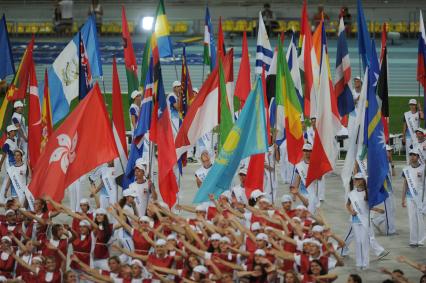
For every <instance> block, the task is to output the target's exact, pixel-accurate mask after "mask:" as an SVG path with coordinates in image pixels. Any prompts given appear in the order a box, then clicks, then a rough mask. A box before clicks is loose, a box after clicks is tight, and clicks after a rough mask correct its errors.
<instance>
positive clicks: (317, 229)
mask: <svg viewBox="0 0 426 283" xmlns="http://www.w3.org/2000/svg"><path fill="white" fill-rule="evenodd" d="M323 231H324V227H322V226H321V225H315V226H314V227H312V232H318V233H322V232H323Z"/></svg>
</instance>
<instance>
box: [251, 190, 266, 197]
mask: <svg viewBox="0 0 426 283" xmlns="http://www.w3.org/2000/svg"><path fill="white" fill-rule="evenodd" d="M264 195H265V193H264V192H262V191H261V190H259V189H256V190H254V191H252V192H251V194H250V198H252V199H257V198H258V197H263V196H264Z"/></svg>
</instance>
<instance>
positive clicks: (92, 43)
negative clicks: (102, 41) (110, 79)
mask: <svg viewBox="0 0 426 283" xmlns="http://www.w3.org/2000/svg"><path fill="white" fill-rule="evenodd" d="M80 32H81V37H82V40H83V43H84V48H85V50H86V53H87V57H88V59H89V70H90V72H91V75H92V78H94V77H101V76H102V63H101V57H100V52H99V46H98V38H97V31H96V22H95V19H94V17H93V15H92V16H89V18H88V20H87V21H86V23H85V24H84V25H83V26H82V28H81V30H80ZM78 49H79V36H78V34H77V35H75V36H74V38H73V39H72V40H71V41H70V42H69V43H68V44H67V45H66V46H65V48H64V49H63V50H62V52H61V53H60V54H59V55H58V57H57V58H56V59H55V61H54V62H53V64H52V65H51V66H50V67H49V69H48V76H49V91H50V101H51V109H52V120H53V124H56V123H57V122H59V121H60V120H62V119H63V118H64V117H65V116H66V115H67V114H68V112H69V110H70V104H71V101H72V100H73V99H75V98H77V97H78V93H79V76H78V60H79V58H78ZM43 93H44V82H41V83H40V87H39V97H40V104H41V103H42V100H43Z"/></svg>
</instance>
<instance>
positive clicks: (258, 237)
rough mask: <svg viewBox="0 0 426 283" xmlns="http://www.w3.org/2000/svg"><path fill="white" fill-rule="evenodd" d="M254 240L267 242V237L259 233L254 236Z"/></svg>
mask: <svg viewBox="0 0 426 283" xmlns="http://www.w3.org/2000/svg"><path fill="white" fill-rule="evenodd" d="M256 240H263V241H266V242H267V241H268V235H266V234H265V233H259V234H257V235H256Z"/></svg>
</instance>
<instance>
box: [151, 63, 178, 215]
mask: <svg viewBox="0 0 426 283" xmlns="http://www.w3.org/2000/svg"><path fill="white" fill-rule="evenodd" d="M155 84H156V86H157V89H155V88H154V91H155V93H156V99H155V104H156V105H155V107H154V111H156V112H154V115H153V119H156V128H155V129H154V131H153V132H152V134H150V138H151V135H152V140H154V141H155V142H156V144H157V149H158V186H159V190H160V194H161V197H162V199H163V201H164V202H165V203H167V205H168V206H169V207H170V208H172V206H173V205H175V204H176V200H177V193H178V191H179V188H178V185H177V182H176V176H175V174H174V171H173V167H174V166H175V165H176V163H177V158H176V151H175V143H174V141H173V132H172V126H171V121H170V114H169V111H168V110H167V102H166V94H165V93H164V86H163V78H162V74H161V71H160V72H159V78H158V81H155ZM159 133H161V136H160V135H159Z"/></svg>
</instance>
